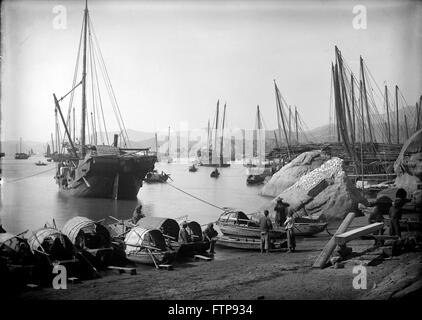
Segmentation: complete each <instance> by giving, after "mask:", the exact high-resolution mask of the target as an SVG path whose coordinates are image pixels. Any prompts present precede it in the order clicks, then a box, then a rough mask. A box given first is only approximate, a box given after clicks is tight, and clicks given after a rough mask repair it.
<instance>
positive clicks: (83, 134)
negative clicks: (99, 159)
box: [81, 1, 88, 158]
mask: <svg viewBox="0 0 422 320" xmlns="http://www.w3.org/2000/svg"><path fill="white" fill-rule="evenodd" d="M87 29H88V1H86V2H85V11H84V46H83V60H82V119H81V120H82V122H81V158H83V157H84V156H85V150H84V149H85V148H84V147H85V125H86V123H85V122H86V49H87V47H86V40H87V31H88V30H87Z"/></svg>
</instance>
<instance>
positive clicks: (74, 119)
mask: <svg viewBox="0 0 422 320" xmlns="http://www.w3.org/2000/svg"><path fill="white" fill-rule="evenodd" d="M75 123H76V118H75V107H73V140H76V131H75V127H76V126H75Z"/></svg>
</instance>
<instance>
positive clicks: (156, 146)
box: [155, 132, 158, 155]
mask: <svg viewBox="0 0 422 320" xmlns="http://www.w3.org/2000/svg"><path fill="white" fill-rule="evenodd" d="M155 153H156V155H158V137H157V132H156V133H155Z"/></svg>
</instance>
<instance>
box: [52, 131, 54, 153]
mask: <svg viewBox="0 0 422 320" xmlns="http://www.w3.org/2000/svg"><path fill="white" fill-rule="evenodd" d="M51 148H52V149H53V150H52V152H53V153H54V140H53V133H52V132H51Z"/></svg>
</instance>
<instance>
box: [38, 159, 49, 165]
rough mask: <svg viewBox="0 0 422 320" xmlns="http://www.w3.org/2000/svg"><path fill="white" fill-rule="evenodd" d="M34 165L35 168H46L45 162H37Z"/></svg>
mask: <svg viewBox="0 0 422 320" xmlns="http://www.w3.org/2000/svg"><path fill="white" fill-rule="evenodd" d="M50 161H51V160H50ZM35 165H36V166H46V165H47V164H46V163H45V162H42V161H38V162H35Z"/></svg>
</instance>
